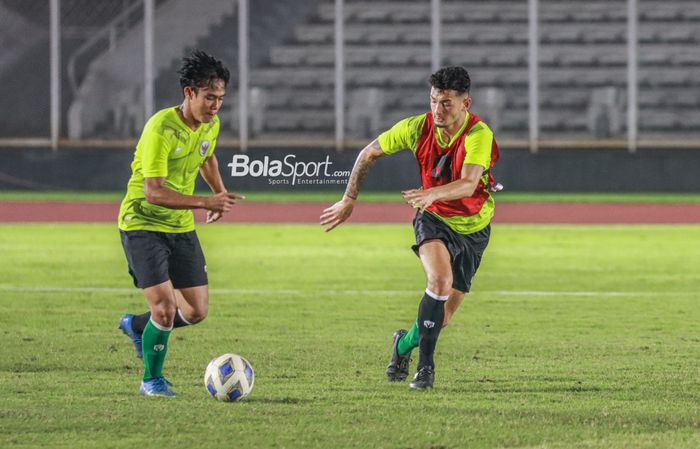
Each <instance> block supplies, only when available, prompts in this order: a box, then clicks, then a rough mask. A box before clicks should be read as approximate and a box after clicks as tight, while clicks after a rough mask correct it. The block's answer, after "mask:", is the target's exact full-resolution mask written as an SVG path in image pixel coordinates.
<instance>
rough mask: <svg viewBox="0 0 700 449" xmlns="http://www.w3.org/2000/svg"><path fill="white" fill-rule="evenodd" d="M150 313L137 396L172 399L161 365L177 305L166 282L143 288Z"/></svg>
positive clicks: (144, 334) (169, 284)
mask: <svg viewBox="0 0 700 449" xmlns="http://www.w3.org/2000/svg"><path fill="white" fill-rule="evenodd" d="M143 293H144V295H145V296H146V300H147V301H148V305H149V308H150V309H151V318H150V319H149V321H148V323H147V324H146V327H145V328H144V330H143V335H142V336H141V338H142V347H143V368H144V371H143V380H142V382H141V389H140V392H141V394H144V395H146V396H166V397H168V396H175V393H173V391H172V390H171V389H170V387H169V384H168V382H167V381H166V380H165V377H164V376H163V363H164V362H165V356H166V354H167V353H168V339H169V337H170V332H171V331H172V329H173V322H174V320H175V313H176V309H177V301H176V299H175V290H174V289H173V284H172V283H171V282H170V281H166V282H163V283H161V284H158V285H154V286H152V287H148V288H144V289H143Z"/></svg>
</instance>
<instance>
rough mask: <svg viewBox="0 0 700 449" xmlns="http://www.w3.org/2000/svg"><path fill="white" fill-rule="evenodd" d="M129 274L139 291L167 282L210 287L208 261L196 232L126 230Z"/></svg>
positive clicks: (125, 243)
mask: <svg viewBox="0 0 700 449" xmlns="http://www.w3.org/2000/svg"><path fill="white" fill-rule="evenodd" d="M119 233H120V234H121V238H122V246H123V247H124V254H126V261H127V263H128V264H129V274H130V275H131V277H132V278H133V279H134V285H135V286H136V287H138V288H147V287H152V286H154V285H157V284H161V283H163V282H165V281H167V280H170V281H172V283H173V287H175V288H188V287H197V286H199V285H207V284H208V283H209V281H208V279H207V262H206V261H205V260H204V253H203V252H202V247H201V246H200V245H199V239H198V238H197V233H196V232H195V231H190V232H183V233H169V232H154V231H122V230H120V231H119Z"/></svg>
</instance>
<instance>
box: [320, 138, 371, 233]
mask: <svg viewBox="0 0 700 449" xmlns="http://www.w3.org/2000/svg"><path fill="white" fill-rule="evenodd" d="M382 156H384V151H382V147H381V146H379V141H378V140H377V139H375V140H373V141H372V142H371V143H370V144H369V145H367V146H366V147H365V148H364V149H363V150H362V151H360V154H359V155H358V156H357V160H356V161H355V165H354V166H353V168H352V173H350V178H349V179H348V186H347V187H346V188H345V194H344V195H343V198H342V199H341V200H340V201H338V202H337V203H335V204H334V205H332V206H331V207H329V208H327V209H324V211H323V213H322V214H321V219H320V223H321V226H323V227H325V229H326V232H328V231H331V230H333V229H334V228H335V227H336V226H338V225H340V224H341V223H343V222H344V221H345V220H347V219H348V218H349V217H350V215H351V214H352V210H353V208H354V207H355V201H356V200H357V196H358V195H359V194H360V185H361V184H362V180H363V179H364V178H365V175H367V172H368V171H369V169H370V167H371V166H372V165H374V162H375V161H376V160H377V159H379V158H380V157H382Z"/></svg>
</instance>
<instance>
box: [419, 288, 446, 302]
mask: <svg viewBox="0 0 700 449" xmlns="http://www.w3.org/2000/svg"><path fill="white" fill-rule="evenodd" d="M425 293H426V294H427V295H428V296H430V297H431V298H433V299H434V300H436V301H447V299H448V298H449V297H450V295H445V296H440V295H438V294H437V293H434V292H432V291H430V289H429V288H426V289H425Z"/></svg>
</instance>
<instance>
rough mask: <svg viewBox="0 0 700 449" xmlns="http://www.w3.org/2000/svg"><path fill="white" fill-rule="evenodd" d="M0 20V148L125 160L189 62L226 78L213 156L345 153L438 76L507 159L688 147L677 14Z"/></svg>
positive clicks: (235, 5)
mask: <svg viewBox="0 0 700 449" xmlns="http://www.w3.org/2000/svg"><path fill="white" fill-rule="evenodd" d="M0 17H2V19H0V25H3V26H2V28H3V29H4V31H2V32H0V33H2V34H0V39H1V40H2V41H3V53H4V54H3V55H2V57H0V62H2V63H3V64H2V65H3V66H4V67H5V68H4V69H0V70H2V71H0V76H1V77H2V78H1V79H4V80H5V82H3V83H2V84H0V92H2V93H3V97H4V98H8V97H9V98H17V99H18V100H17V101H18V102H19V105H18V107H17V112H16V113H14V111H11V115H12V114H14V115H12V117H15V118H14V119H13V120H15V121H14V122H13V121H12V120H10V121H9V122H7V123H6V124H5V125H4V126H0V133H1V135H0V146H8V145H18V146H26V145H37V146H41V145H46V146H49V145H50V146H51V147H52V148H54V149H57V148H59V147H60V146H70V145H83V146H85V145H88V146H89V145H94V146H100V145H112V146H119V145H125V144H131V143H132V142H133V139H134V138H136V137H138V134H139V131H140V128H141V126H142V125H143V123H144V121H145V119H146V118H147V117H148V116H150V115H151V114H152V113H153V112H154V111H155V110H156V109H159V108H161V107H165V106H168V105H172V104H174V103H177V102H178V101H179V99H180V98H181V92H179V87H178V84H177V77H176V75H174V71H175V69H176V68H177V65H178V62H179V59H180V58H181V57H182V56H183V55H185V54H186V53H187V52H189V51H190V50H191V49H193V48H195V47H202V48H205V49H209V48H211V49H213V52H214V53H215V54H216V55H217V56H219V57H221V58H222V59H224V61H225V62H227V63H228V65H229V66H230V68H231V69H232V72H233V74H234V77H233V78H234V82H233V83H232V84H231V85H230V86H229V89H228V93H229V94H228V96H229V99H228V100H227V101H226V102H225V105H226V107H225V109H224V110H223V111H222V113H221V120H222V124H223V126H222V136H223V139H222V141H223V143H224V144H225V145H231V146H236V147H240V148H241V149H242V150H244V151H245V150H246V149H247V148H249V147H252V146H256V145H261V146H263V145H264V146H270V145H276V144H279V145H304V146H313V145H318V146H335V147H336V148H338V149H342V148H345V147H349V146H352V147H355V146H356V145H357V144H358V143H359V142H360V141H363V140H366V139H367V138H368V137H371V136H372V135H376V133H377V132H379V131H381V130H382V129H385V128H386V127H387V126H390V124H391V123H393V121H395V120H396V119H398V118H400V117H402V116H406V115H410V114H412V113H419V112H422V111H423V110H425V109H427V108H428V101H427V99H428V95H427V84H426V83H425V80H426V79H427V77H428V75H429V74H430V72H431V71H434V70H436V69H437V68H438V67H440V66H442V65H447V64H459V65H464V66H466V67H467V68H468V69H469V70H470V73H471V74H472V77H473V84H474V89H473V92H472V95H473V96H474V98H475V104H476V106H475V109H476V112H477V113H478V114H479V115H485V116H486V118H487V119H488V123H490V124H492V126H493V127H494V128H495V129H496V130H497V131H498V132H497V135H498V136H499V137H501V139H502V140H505V141H506V142H507V145H509V146H511V147H518V146H519V147H527V148H529V149H530V151H532V152H536V151H538V150H539V149H540V148H546V147H582V148H590V147H610V148H627V149H628V150H629V151H631V152H634V151H635V150H636V149H637V148H638V147H645V146H646V147H651V146H653V147H673V146H688V147H693V146H697V144H696V142H697V137H700V97H698V93H697V87H698V86H697V83H698V82H697V80H698V79H700V76H698V75H700V73H699V67H700V52H699V51H698V47H699V46H698V45H697V44H700V32H698V26H697V25H698V24H700V7H698V4H697V2H694V1H689V0H676V1H669V2H666V3H663V4H658V3H657V2H651V1H645V0H610V1H602V0H588V1H582V2H575V1H566V0H497V1H493V2H476V1H456V0H452V1H448V0H414V1H402V2H398V1H396V0H386V1H379V2H370V1H362V0H317V1H305V2H288V1H284V0H259V1H256V2H252V3H251V2H249V0H201V1H200V2H198V3H197V8H196V9H193V8H192V3H191V2H187V1H184V0H103V1H100V2H94V1H89V0H48V1H47V0H21V1H20V0H0ZM21 30H29V32H28V33H26V34H27V35H28V36H33V38H34V41H32V39H29V38H27V39H22V38H18V33H21ZM30 41H32V42H30ZM640 87H641V89H642V92H641V94H642V95H640ZM25 88H26V89H30V90H31V91H32V93H30V94H29V95H30V96H31V97H32V100H31V101H30V102H28V103H22V102H21V98H23V97H22V92H21V90H22V89H25ZM25 95H26V94H25ZM24 98H26V97H24ZM22 108H24V109H22ZM640 111H641V114H640ZM47 112H48V113H47ZM644 114H646V115H644ZM640 121H641V122H642V126H640ZM271 125H274V126H271Z"/></svg>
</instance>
